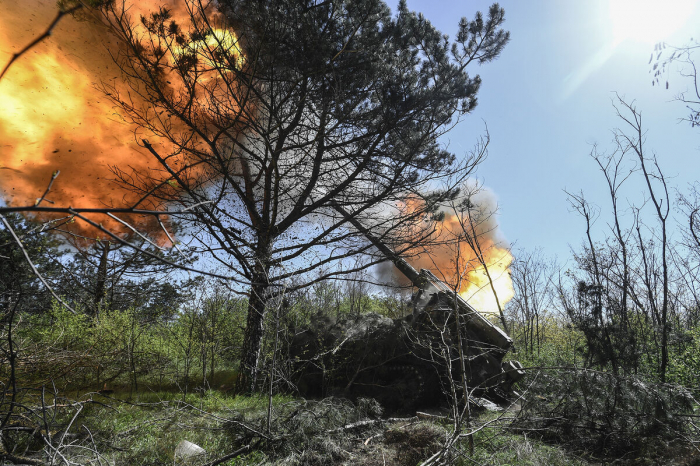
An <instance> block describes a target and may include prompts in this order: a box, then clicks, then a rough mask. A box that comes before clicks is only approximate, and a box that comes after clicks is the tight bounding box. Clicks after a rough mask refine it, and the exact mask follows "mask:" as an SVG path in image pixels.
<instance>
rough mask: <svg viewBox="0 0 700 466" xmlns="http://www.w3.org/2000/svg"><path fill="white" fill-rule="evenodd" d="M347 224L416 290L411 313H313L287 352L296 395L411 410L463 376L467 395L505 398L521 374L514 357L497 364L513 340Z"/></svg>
mask: <svg viewBox="0 0 700 466" xmlns="http://www.w3.org/2000/svg"><path fill="white" fill-rule="evenodd" d="M350 222H351V223H353V224H354V225H355V227H356V228H358V229H359V230H360V231H362V232H363V233H364V234H365V236H367V237H368V239H369V240H370V241H372V243H373V244H374V246H375V247H377V249H379V250H380V251H381V252H382V253H383V254H384V255H385V256H386V257H387V258H388V259H389V260H391V261H392V262H393V263H394V264H395V265H396V267H397V268H398V269H399V270H400V271H401V272H402V273H403V274H404V275H405V276H406V277H407V278H408V279H409V280H410V281H411V282H412V283H413V284H414V285H415V286H416V287H417V289H418V291H417V293H415V294H414V296H413V298H412V303H413V313H412V314H411V315H409V316H406V317H404V318H401V319H390V318H388V317H385V316H381V315H378V314H374V313H371V314H364V315H360V316H355V317H349V318H346V319H343V320H337V321H332V320H331V319H329V318H319V319H318V320H317V321H316V322H314V324H313V326H312V328H309V329H304V330H303V331H301V332H298V333H297V336H296V338H295V339H294V341H293V342H292V344H291V346H290V353H291V356H292V358H293V360H295V361H296V373H295V374H296V375H295V377H294V381H295V383H296V385H297V388H298V389H299V391H300V393H301V394H302V395H305V396H318V397H321V396H328V395H338V396H344V397H348V398H353V399H356V398H375V399H376V400H377V401H379V402H380V403H381V404H382V406H384V407H385V408H387V409H388V410H390V411H412V410H415V409H416V408H424V407H428V406H436V405H439V404H440V403H442V402H443V401H444V400H445V390H446V388H447V387H449V386H450V385H448V383H449V382H450V378H451V379H452V380H453V381H455V382H456V383H454V384H451V386H454V387H455V388H456V390H458V391H461V390H463V389H464V383H463V382H464V381H466V389H467V390H468V391H469V395H470V397H474V396H479V397H484V398H487V399H490V400H492V401H495V402H504V401H506V400H507V399H509V398H512V397H513V391H512V384H513V383H514V382H516V381H518V380H519V379H521V378H522V377H523V375H524V372H523V371H522V366H521V365H520V363H518V362H517V361H508V362H503V358H504V356H505V354H506V353H507V352H508V350H509V349H511V348H512V346H513V340H512V339H511V338H510V337H509V336H508V335H507V334H506V333H505V332H504V331H503V330H501V329H500V328H499V327H497V326H496V325H494V324H493V323H491V322H490V321H489V320H488V319H487V318H485V317H484V316H482V315H481V314H480V313H479V312H477V310H476V309H474V308H473V307H472V306H471V305H470V304H469V303H467V302H466V301H465V300H464V299H462V297H461V296H459V294H458V293H455V292H454V291H453V290H452V289H450V287H448V286H447V285H446V284H445V283H444V282H442V281H441V280H440V279H438V278H437V277H436V276H435V275H434V274H432V273H431V272H430V271H429V270H426V269H421V271H420V272H418V271H416V270H415V269H414V268H413V267H412V266H411V265H410V264H409V263H408V262H406V261H405V260H404V259H403V258H401V257H398V256H397V255H396V254H395V253H394V252H393V251H392V250H391V249H390V248H388V247H387V246H386V245H385V244H383V243H381V242H379V241H378V240H377V239H375V238H374V237H373V236H372V235H371V234H369V233H368V232H367V231H366V230H363V229H362V226H361V225H360V224H359V223H358V222H357V221H356V220H350ZM460 347H461V351H460ZM460 355H461V357H460ZM463 372H464V373H465V374H466V377H465V378H464V379H463V378H462V373H463ZM460 397H461V396H460Z"/></svg>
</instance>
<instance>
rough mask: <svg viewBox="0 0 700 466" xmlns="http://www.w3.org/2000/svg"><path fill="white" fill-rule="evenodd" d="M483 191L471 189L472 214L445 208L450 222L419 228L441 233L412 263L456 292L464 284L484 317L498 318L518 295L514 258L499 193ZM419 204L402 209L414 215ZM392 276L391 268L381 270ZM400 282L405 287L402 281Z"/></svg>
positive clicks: (465, 293)
mask: <svg viewBox="0 0 700 466" xmlns="http://www.w3.org/2000/svg"><path fill="white" fill-rule="evenodd" d="M477 188H478V189H475V188H474V187H472V188H471V191H473V192H472V195H471V196H470V207H469V209H468V211H467V210H466V209H465V210H461V211H459V210H460V209H457V210H458V211H455V209H444V211H443V213H444V220H442V221H439V222H437V223H434V224H433V223H427V224H426V225H423V226H421V227H419V230H420V229H421V228H427V227H431V228H434V229H435V230H434V232H433V233H432V234H430V238H429V240H428V241H427V242H426V244H429V246H428V247H427V248H426V249H425V250H423V251H419V253H417V254H415V255H413V256H412V257H408V258H407V259H406V260H407V261H408V262H409V263H410V264H411V265H412V266H413V267H415V268H417V269H428V270H430V271H431V272H433V274H435V275H436V276H437V277H439V278H441V279H443V280H444V281H445V282H446V283H447V284H448V285H449V286H451V287H455V286H457V285H458V284H459V290H458V292H459V294H460V296H461V297H462V298H464V300H465V301H467V302H468V303H469V304H471V305H472V306H473V307H474V308H475V309H477V310H478V311H479V312H481V313H482V314H485V315H493V316H498V315H499V312H500V311H499V306H500V308H501V310H502V309H503V308H504V306H505V305H506V303H508V302H509V301H510V300H511V299H512V298H513V295H514V290H513V283H512V280H511V276H510V271H509V267H510V265H511V263H512V262H513V256H512V254H511V252H510V249H509V247H508V243H507V241H506V240H505V238H504V237H503V235H502V233H501V231H500V229H499V226H498V222H497V218H496V215H495V213H496V210H497V205H496V200H495V196H494V194H493V193H492V192H491V191H489V190H488V189H486V188H483V187H477ZM419 203H420V201H416V200H408V201H406V202H405V203H404V204H403V205H402V206H400V207H399V208H400V209H407V210H410V211H413V210H415V209H416V208H417V207H418V204H419ZM398 249H403V248H402V247H401V246H399V248H398ZM458 271H459V272H458ZM387 272H388V270H387V269H386V268H382V269H381V271H380V273H382V274H386V273H387ZM395 278H398V280H399V282H403V278H402V277H395ZM404 284H408V283H404ZM492 285H493V287H492ZM496 299H498V301H497V300H496Z"/></svg>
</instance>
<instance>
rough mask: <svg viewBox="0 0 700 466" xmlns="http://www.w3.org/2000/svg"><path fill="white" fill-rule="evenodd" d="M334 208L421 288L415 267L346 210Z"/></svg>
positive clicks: (338, 207) (418, 274)
mask: <svg viewBox="0 0 700 466" xmlns="http://www.w3.org/2000/svg"><path fill="white" fill-rule="evenodd" d="M333 207H334V208H335V210H337V211H338V212H339V213H340V214H341V215H342V216H343V217H345V220H347V221H348V222H350V223H351V224H352V226H354V227H355V228H357V230H358V231H359V232H360V233H362V234H363V235H365V237H366V238H367V239H368V240H370V242H371V243H372V244H373V245H374V247H376V248H377V249H379V251H380V252H381V253H382V254H384V256H386V258H387V259H389V260H390V261H391V262H393V263H394V265H395V266H396V268H397V269H399V270H400V271H401V273H402V274H404V275H405V276H406V278H408V279H409V280H411V283H413V284H414V285H416V286H419V284H420V283H421V280H420V273H419V272H418V271H417V270H416V269H414V268H413V266H411V264H409V263H408V262H406V261H405V260H404V259H402V258H401V257H399V255H398V254H396V253H395V252H394V251H392V250H391V248H389V247H388V246H387V245H386V244H384V243H382V242H381V241H379V240H378V239H377V238H375V237H374V235H372V234H371V233H370V232H369V230H368V229H367V228H365V227H364V226H363V225H362V224H361V223H360V222H359V221H358V220H357V219H356V218H355V217H352V216H351V215H350V214H349V213H348V212H347V211H346V210H345V209H343V208H342V207H340V206H337V205H336V206H333Z"/></svg>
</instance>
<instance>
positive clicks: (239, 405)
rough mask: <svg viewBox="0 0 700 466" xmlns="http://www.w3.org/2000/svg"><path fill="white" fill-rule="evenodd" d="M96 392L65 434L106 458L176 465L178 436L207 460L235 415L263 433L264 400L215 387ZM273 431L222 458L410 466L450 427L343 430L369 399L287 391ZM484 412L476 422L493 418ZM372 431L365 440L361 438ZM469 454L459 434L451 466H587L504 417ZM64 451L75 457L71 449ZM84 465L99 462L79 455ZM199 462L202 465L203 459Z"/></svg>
mask: <svg viewBox="0 0 700 466" xmlns="http://www.w3.org/2000/svg"><path fill="white" fill-rule="evenodd" d="M121 398H122V399H117V398H101V397H97V396H96V397H94V399H95V400H96V401H100V403H104V404H96V403H88V404H86V405H85V408H84V409H83V411H82V412H81V413H80V417H79V418H78V419H77V420H76V422H75V423H74V428H73V429H72V431H74V432H75V433H77V434H79V435H78V437H79V438H82V439H83V440H82V441H79V442H78V443H80V442H82V444H83V445H85V444H86V442H87V440H85V438H84V436H82V437H81V435H82V433H83V432H84V430H83V428H82V427H80V426H86V427H87V428H88V429H89V430H90V432H91V433H92V435H93V438H94V440H95V444H96V445H97V447H98V450H99V451H100V453H101V455H102V459H103V464H113V465H143V466H146V465H163V464H173V453H174V450H175V447H176V445H177V444H178V443H179V442H180V441H181V440H188V441H190V442H192V443H195V444H197V445H199V446H201V447H202V448H204V449H205V450H206V451H207V452H208V454H207V458H206V461H212V460H214V459H216V458H219V457H221V456H223V455H226V454H229V453H231V452H233V451H235V450H237V449H238V448H240V446H242V445H246V444H248V443H249V442H250V439H251V435H250V432H249V431H246V429H244V428H242V427H241V426H240V424H238V423H237V422H236V421H239V422H245V423H246V425H248V426H250V427H252V428H254V429H256V430H258V431H259V432H264V431H265V429H266V416H267V398H266V397H258V396H254V397H244V396H230V395H228V394H225V393H221V392H217V391H209V392H206V393H204V394H197V393H194V394H188V395H187V397H186V398H185V399H184V400H183V396H182V394H178V393H173V392H143V393H139V394H138V395H136V396H134V397H133V398H132V399H131V400H127V399H125V398H126V396H122V397H121ZM273 408H274V409H273V411H274V414H275V418H276V422H273V425H272V430H273V435H274V436H277V438H278V440H276V441H274V442H271V443H267V444H263V445H262V448H261V449H259V450H257V451H256V450H254V451H251V452H248V453H246V454H244V455H240V456H239V457H237V458H235V459H231V460H228V461H227V462H225V463H222V464H224V465H227V466H234V465H235V466H242V465H257V464H260V465H263V464H264V465H282V464H284V465H307V464H319V465H326V464H327V465H334V464H366V465H388V466H415V465H416V464H419V463H420V462H421V461H422V460H424V459H425V458H427V457H428V456H430V455H431V454H432V453H434V452H436V451H437V450H438V449H439V448H440V445H441V442H442V441H443V440H444V439H445V438H446V437H447V435H448V434H449V432H450V429H451V425H450V424H440V423H433V422H428V421H421V422H418V423H416V422H412V423H411V422H407V423H403V422H401V423H393V424H387V425H381V424H375V425H372V426H369V427H367V428H362V429H358V430H351V431H347V432H334V431H335V430H337V429H338V428H339V427H342V426H344V425H348V424H350V423H353V422H356V421H358V420H362V419H373V418H376V416H377V414H378V411H377V410H376V405H375V404H372V402H370V401H364V402H363V401H361V402H358V403H356V404H352V403H349V402H347V401H343V400H334V399H326V400H320V401H308V402H307V401H305V400H301V399H294V398H292V397H288V396H275V397H274V398H273ZM494 416H497V415H496V414H493V413H483V414H482V415H481V418H477V419H476V420H475V425H478V424H479V423H480V422H481V423H483V422H487V421H493V420H494ZM368 438H371V439H372V441H371V442H369V441H367V439H368ZM474 446H475V449H474V454H473V456H470V455H469V454H468V449H467V442H466V440H463V441H461V443H459V444H458V445H457V448H456V450H455V452H456V454H455V455H454V456H453V460H452V461H453V463H452V464H455V465H464V466H467V465H475V464H482V465H526V466H538V465H553V466H559V465H562V466H563V465H585V464H587V463H586V462H585V461H583V460H581V459H579V458H577V457H576V456H575V455H574V454H571V453H568V452H566V451H565V450H564V449H562V448H558V447H556V446H552V445H547V444H545V443H543V442H541V441H538V440H535V439H532V438H529V437H527V436H525V435H520V434H515V433H512V432H509V431H508V430H507V422H505V421H501V422H500V423H499V422H494V423H493V424H491V425H490V426H489V427H486V428H484V429H483V430H480V431H479V432H478V433H476V434H475V436H474ZM64 454H67V455H70V454H73V455H78V454H81V452H80V451H79V450H77V449H73V450H72V449H67V450H65V452H64ZM81 464H97V462H96V461H93V462H90V461H89V460H87V459H83V460H82V461H81ZM198 464H202V461H200V462H199V463H198Z"/></svg>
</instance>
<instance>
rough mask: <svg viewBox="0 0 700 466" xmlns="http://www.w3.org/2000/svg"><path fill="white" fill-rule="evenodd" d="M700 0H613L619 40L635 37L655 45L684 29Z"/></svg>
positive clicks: (614, 31) (614, 24) (613, 11)
mask: <svg viewBox="0 0 700 466" xmlns="http://www.w3.org/2000/svg"><path fill="white" fill-rule="evenodd" d="M696 3H697V0H665V1H663V2H662V1H659V0H610V19H611V21H612V28H613V35H614V40H615V43H620V42H623V41H625V40H628V39H629V40H634V41H638V42H644V43H648V44H653V43H656V42H660V41H662V40H664V39H666V38H667V37H668V36H670V35H671V34H673V33H674V32H676V31H677V30H678V29H680V28H681V27H682V26H683V25H684V24H685V22H686V21H687V19H688V17H689V16H690V14H691V13H692V12H693V9H694V8H695V5H696Z"/></svg>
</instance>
